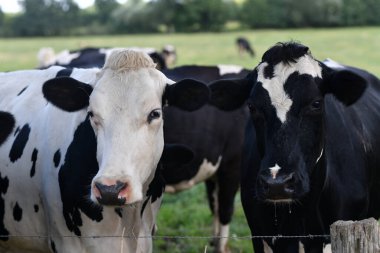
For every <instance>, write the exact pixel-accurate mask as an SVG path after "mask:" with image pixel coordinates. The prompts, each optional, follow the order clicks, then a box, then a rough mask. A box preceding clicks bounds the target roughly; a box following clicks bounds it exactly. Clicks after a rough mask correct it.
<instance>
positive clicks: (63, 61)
mask: <svg viewBox="0 0 380 253" xmlns="http://www.w3.org/2000/svg"><path fill="white" fill-rule="evenodd" d="M114 49H115V48H97V47H87V48H81V49H78V50H71V51H69V50H63V51H62V52H60V53H58V54H57V55H56V54H55V53H54V50H53V49H52V48H50V47H48V48H41V49H40V51H39V52H38V54H37V59H38V62H39V64H38V68H42V69H43V68H47V67H50V66H52V65H58V66H63V67H67V68H94V67H96V68H101V67H103V65H104V62H105V60H106V58H107V57H108V56H109V54H110V53H111V52H112V50H114ZM128 49H130V50H135V51H142V52H145V53H147V54H149V56H150V57H151V58H152V59H153V61H154V62H155V63H156V68H157V69H158V70H163V69H166V68H167V66H168V63H169V64H172V61H173V58H174V59H175V58H176V53H175V48H174V47H173V46H172V47H168V49H166V48H164V49H163V52H162V53H159V52H157V50H156V49H154V48H140V47H130V48H128Z"/></svg>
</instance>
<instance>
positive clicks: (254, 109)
mask: <svg viewBox="0 0 380 253" xmlns="http://www.w3.org/2000/svg"><path fill="white" fill-rule="evenodd" d="M247 105H248V109H249V111H250V112H251V114H257V108H256V106H254V105H253V104H252V103H247Z"/></svg>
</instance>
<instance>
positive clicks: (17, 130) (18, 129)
mask: <svg viewBox="0 0 380 253" xmlns="http://www.w3.org/2000/svg"><path fill="white" fill-rule="evenodd" d="M18 132H20V127H19V126H18V127H17V128H16V130H15V133H14V136H16V135H17V134H18Z"/></svg>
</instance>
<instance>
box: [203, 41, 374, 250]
mask: <svg viewBox="0 0 380 253" xmlns="http://www.w3.org/2000/svg"><path fill="white" fill-rule="evenodd" d="M210 89H211V90H212V95H215V96H216V95H217V96H218V97H215V98H213V97H212V98H211V103H213V104H216V105H218V106H221V104H223V105H224V107H223V108H224V109H234V108H236V107H239V106H241V105H242V104H243V103H244V102H246V103H247V104H248V108H249V110H250V115H251V116H250V120H249V121H248V123H247V127H246V134H245V144H244V153H243V165H242V174H241V200H242V204H243V208H244V211H245V215H246V218H247V221H248V224H249V227H250V229H251V232H252V236H263V235H265V236H268V235H273V236H276V235H284V236H294V235H328V234H329V231H330V230H329V226H330V225H331V224H332V223H333V222H335V221H337V220H360V219H365V218H368V217H374V218H376V219H378V218H379V217H380V170H379V168H380V160H379V153H380V132H379V131H378V126H379V125H380V114H379V111H380V80H379V79H378V78H377V77H375V76H374V75H372V74H370V73H368V72H366V71H364V70H361V69H358V68H354V67H349V66H340V67H337V66H336V65H333V64H329V63H328V62H326V63H323V62H320V61H318V60H316V59H314V58H313V57H312V55H311V53H310V51H309V48H308V47H306V46H304V45H302V44H298V43H294V42H289V43H278V44H277V45H275V46H273V47H272V48H270V49H269V50H268V51H267V52H265V54H264V55H263V57H262V61H261V63H260V64H259V65H258V66H257V67H256V68H255V69H254V70H253V71H252V72H251V73H250V74H249V75H248V76H247V77H246V78H243V79H240V80H233V81H231V80H230V81H222V82H219V83H214V84H213V85H212V86H210ZM242 123H244V122H242ZM252 241H253V245H254V251H255V252H256V253H260V252H264V246H269V247H270V248H271V249H272V250H273V252H285V253H286V252H289V253H290V252H298V244H299V239H297V238H294V239H289V238H276V239H265V240H264V241H262V240H261V239H256V238H254V239H253V240H252ZM301 241H302V243H303V244H304V248H305V252H322V248H323V244H324V243H328V241H329V238H328V237H327V238H320V237H315V238H306V239H301ZM265 244H266V245H265Z"/></svg>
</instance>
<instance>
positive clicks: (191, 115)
mask: <svg viewBox="0 0 380 253" xmlns="http://www.w3.org/2000/svg"><path fill="white" fill-rule="evenodd" d="M163 72H164V73H165V75H166V76H167V77H169V78H170V79H172V80H175V81H179V80H182V79H184V78H194V79H197V80H200V81H202V82H206V83H210V82H212V81H215V80H219V79H224V78H233V77H234V78H239V77H240V78H242V77H244V76H246V75H247V74H248V72H249V71H248V70H246V69H244V68H242V67H240V66H234V65H219V66H196V65H194V66H181V67H176V68H172V69H167V70H164V71H163ZM164 118H165V125H164V136H165V142H168V143H171V142H174V143H184V144H186V145H188V146H189V147H191V149H192V150H193V151H194V153H195V158H194V160H193V161H192V162H191V163H190V164H188V165H185V166H183V167H182V168H176V169H177V170H178V169H182V170H184V171H185V173H174V172H170V171H168V172H167V173H168V174H169V175H175V176H176V177H173V178H172V179H173V180H171V181H168V182H167V183H168V186H167V191H169V192H178V191H182V190H185V189H188V188H190V187H192V186H193V185H195V184H197V183H199V182H205V183H206V187H207V196H208V200H209V205H210V209H211V211H212V213H213V215H214V236H215V237H217V238H220V240H219V239H217V240H216V241H215V243H214V244H215V249H216V250H215V251H216V252H227V251H228V249H227V247H226V246H227V239H228V236H229V224H230V222H231V219H232V215H233V209H234V198H235V195H236V192H237V191H238V188H239V178H240V176H239V174H240V163H241V149H242V146H243V139H244V138H243V135H244V127H245V126H244V124H242V122H244V121H245V120H246V119H247V118H248V110H247V109H246V108H240V109H238V110H235V111H229V112H225V111H222V110H219V109H217V108H215V107H214V106H204V107H202V108H201V109H199V110H197V111H194V112H186V113H183V112H182V111H181V110H178V109H176V108H165V109H164ZM187 178H191V180H187Z"/></svg>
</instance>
